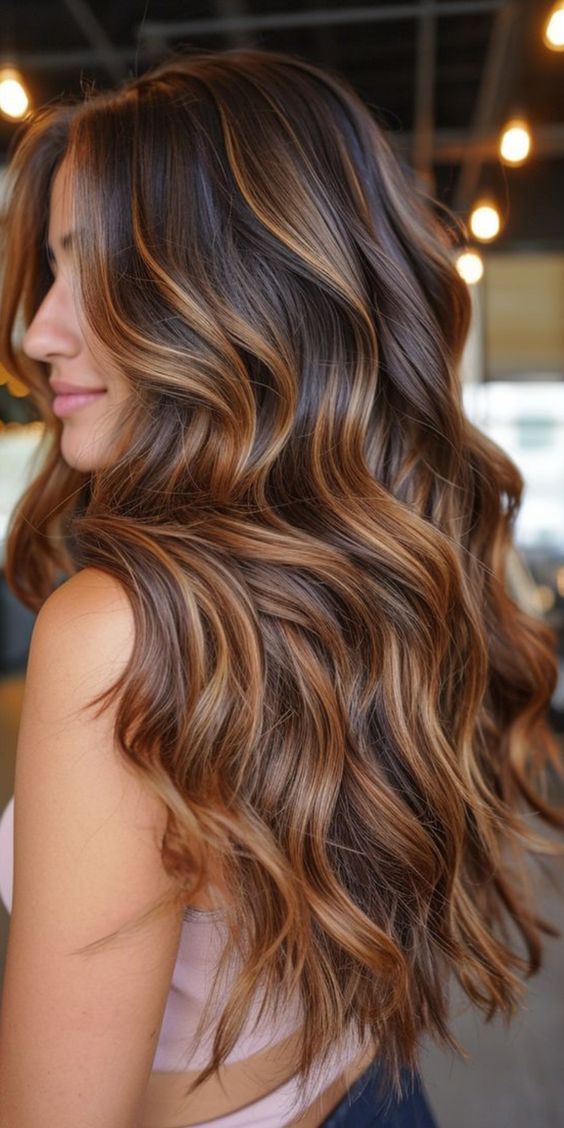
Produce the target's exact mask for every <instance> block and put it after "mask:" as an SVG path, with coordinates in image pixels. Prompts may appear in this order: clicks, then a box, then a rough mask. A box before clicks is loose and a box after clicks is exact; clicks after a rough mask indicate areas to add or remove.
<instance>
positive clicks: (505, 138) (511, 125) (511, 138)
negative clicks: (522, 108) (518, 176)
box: [499, 118, 531, 165]
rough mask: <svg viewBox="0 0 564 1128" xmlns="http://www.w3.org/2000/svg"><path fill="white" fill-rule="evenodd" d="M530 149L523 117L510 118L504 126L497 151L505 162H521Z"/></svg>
mask: <svg viewBox="0 0 564 1128" xmlns="http://www.w3.org/2000/svg"><path fill="white" fill-rule="evenodd" d="M530 151H531V134H530V131H529V127H528V125H527V123H526V121H524V120H523V118H512V119H511V121H508V122H507V125H506V126H504V129H503V132H502V134H501V138H500V142H499V153H500V156H501V158H502V160H504V161H505V162H506V164H512V165H517V164H522V163H523V161H526V159H527V157H528V156H529V153H530Z"/></svg>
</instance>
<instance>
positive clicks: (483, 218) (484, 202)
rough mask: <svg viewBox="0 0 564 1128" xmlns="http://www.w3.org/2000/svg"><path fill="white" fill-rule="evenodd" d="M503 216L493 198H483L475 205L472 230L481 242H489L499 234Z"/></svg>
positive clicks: (471, 216) (471, 221) (471, 224)
mask: <svg viewBox="0 0 564 1128" xmlns="http://www.w3.org/2000/svg"><path fill="white" fill-rule="evenodd" d="M500 229H501V216H500V214H499V211H498V209H497V207H496V205H495V203H494V201H493V200H490V199H485V198H484V199H481V200H478V202H477V203H476V204H475V205H474V207H473V208H472V212H471V215H470V230H471V232H472V234H473V235H474V236H475V238H476V239H479V240H480V242H481V243H489V242H490V240H491V239H495V237H496V235H499V232H500Z"/></svg>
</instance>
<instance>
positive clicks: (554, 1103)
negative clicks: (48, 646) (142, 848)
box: [0, 677, 564, 1128]
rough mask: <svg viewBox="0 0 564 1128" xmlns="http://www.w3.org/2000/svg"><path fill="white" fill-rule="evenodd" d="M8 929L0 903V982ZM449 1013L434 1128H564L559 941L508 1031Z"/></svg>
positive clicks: (433, 1075) (429, 1076)
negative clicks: (456, 1047)
mask: <svg viewBox="0 0 564 1128" xmlns="http://www.w3.org/2000/svg"><path fill="white" fill-rule="evenodd" d="M22 690H23V681H22V678H21V677H9V678H4V679H1V680H0V740H1V744H0V811H2V810H3V809H4V807H5V805H6V803H7V802H8V799H9V798H10V796H11V794H12V790H13V771H14V756H15V747H16V738H17V730H18V723H19V713H20V708H21V700H22ZM555 798H557V797H555ZM562 798H564V797H562V796H560V801H562ZM551 872H552V874H553V875H554V878H555V879H556V881H557V882H558V885H559V887H560V889H561V891H562V894H564V862H558V863H554V862H553V863H551ZM539 891H540V898H541V900H540V907H541V908H542V911H543V912H544V914H545V915H546V916H548V917H549V918H550V919H551V920H552V921H553V922H554V923H555V924H557V925H558V926H559V927H560V928H562V930H563V933H564V895H560V896H557V895H556V894H555V892H554V891H553V890H552V889H551V886H550V883H549V882H548V881H547V880H545V879H543V880H542V881H539ZM8 923H9V916H8V914H7V912H6V911H5V909H4V906H3V905H2V904H1V903H0V982H1V980H2V974H3V967H4V959H5V950H6V940H7V934H8ZM453 1013H454V1018H453V1023H452V1029H453V1032H454V1034H455V1037H456V1038H457V1039H458V1040H459V1042H461V1043H462V1045H463V1047H464V1049H465V1050H466V1052H467V1054H468V1059H467V1061H466V1062H463V1061H459V1060H458V1059H456V1058H454V1057H453V1056H452V1055H451V1054H446V1053H445V1052H444V1051H442V1050H440V1049H438V1048H437V1047H436V1046H435V1045H433V1044H430V1043H425V1045H424V1052H423V1058H422V1072H423V1078H424V1082H425V1086H426V1090H427V1094H428V1098H429V1102H430V1104H431V1107H432V1109H433V1111H434V1114H435V1116H436V1118H437V1122H438V1125H439V1128H477V1126H479V1128H564V1069H563V1068H562V1063H563V1051H562V1047H563V1046H564V939H561V940H550V939H549V940H547V942H546V948H545V965H544V967H543V969H542V971H541V972H540V973H539V974H538V975H537V976H536V977H535V978H534V979H533V980H532V981H531V983H530V986H529V989H528V994H527V996H526V1001H525V1004H524V1006H523V1007H522V1009H521V1011H520V1013H519V1015H518V1016H517V1018H516V1019H515V1020H514V1021H513V1023H512V1025H511V1027H510V1028H509V1030H506V1029H505V1028H504V1026H503V1024H502V1023H501V1022H493V1023H491V1024H490V1025H487V1024H485V1023H484V1022H483V1021H482V1020H481V1019H480V1017H479V1016H478V1015H477V1014H476V1013H475V1012H474V1011H473V1010H472V1009H471V1008H470V1007H469V1006H468V1005H465V1003H464V1001H463V999H462V997H461V996H460V995H459V994H453Z"/></svg>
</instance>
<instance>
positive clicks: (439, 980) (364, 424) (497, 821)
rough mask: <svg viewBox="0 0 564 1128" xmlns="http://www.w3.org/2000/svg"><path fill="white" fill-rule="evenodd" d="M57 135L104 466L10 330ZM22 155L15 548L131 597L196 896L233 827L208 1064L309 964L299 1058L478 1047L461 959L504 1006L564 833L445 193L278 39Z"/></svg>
mask: <svg viewBox="0 0 564 1128" xmlns="http://www.w3.org/2000/svg"><path fill="white" fill-rule="evenodd" d="M63 158H65V160H66V161H68V163H69V167H70V169H71V175H72V184H73V193H74V208H75V217H77V220H78V223H77V227H78V230H79V238H78V243H77V251H76V263H77V279H78V282H77V284H78V286H79V292H80V304H81V308H82V309H83V310H84V312H85V321H86V324H87V326H88V330H89V332H90V333H91V334H92V341H93V344H94V347H95V348H99V350H100V357H102V358H103V357H108V356H110V355H111V357H112V363H115V364H116V365H117V366H118V368H119V370H120V372H122V373H123V375H124V376H125V377H126V378H127V379H128V380H129V381H130V385H131V393H132V394H131V397H130V399H128V401H127V410H126V411H125V413H124V417H123V420H120V425H119V427H118V428H117V429H116V435H115V458H114V459H113V460H112V465H111V466H109V467H106V468H104V469H100V470H96V471H93V472H91V473H88V474H86V473H83V472H78V471H77V470H75V469H72V468H70V467H69V466H67V465H66V464H65V462H64V461H63V459H62V456H61V452H60V449H59V438H60V430H61V424H60V421H59V420H57V419H56V418H55V417H54V416H53V414H52V412H51V409H50V394H49V392H48V388H47V379H46V378H47V375H48V372H47V366H46V365H44V364H42V363H38V362H32V361H30V360H29V359H28V358H26V357H25V356H24V355H23V353H22V351H21V349H18V347H17V346H16V343H15V340H14V334H13V332H12V330H13V327H14V324H15V322H16V320H17V317H18V314H19V313H20V312H21V314H22V316H23V319H24V322H27V323H29V321H30V320H31V318H32V317H33V315H34V313H35V310H36V309H37V308H38V304H39V303H40V302H41V301H42V299H43V297H44V296H45V294H46V292H47V290H48V288H49V286H50V285H51V280H52V279H51V274H50V269H49V263H48V260H47V257H46V254H45V235H46V224H47V220H48V215H47V211H46V201H47V199H48V196H49V188H50V184H51V181H52V177H53V175H54V172H55V170H56V169H57V168H58V166H59V165H60V163H61V161H62V159H63ZM10 176H11V177H12V179H13V193H12V197H11V202H10V207H9V213H8V218H7V224H6V248H5V257H6V262H7V270H6V272H5V278H4V286H3V292H2V298H1V301H2V306H1V309H2V316H1V318H0V320H1V332H2V339H1V342H0V347H1V352H2V358H3V360H4V363H5V364H6V366H7V367H8V368H9V369H10V370H11V371H13V372H14V374H16V375H17V376H18V377H19V379H20V380H22V381H23V382H24V383H25V384H26V386H27V387H28V388H29V389H30V390H31V392H32V398H33V401H34V402H35V403H36V404H37V405H38V408H39V411H40V413H41V416H42V418H43V419H44V421H45V430H44V437H43V439H42V449H43V454H44V457H43V461H42V466H41V469H40V471H39V472H38V473H37V474H36V476H35V479H34V481H33V482H32V484H31V485H30V486H29V488H28V489H27V491H26V493H25V495H24V497H23V499H22V501H21V503H20V504H19V505H18V507H17V509H16V511H15V512H14V514H13V517H12V521H11V525H10V530H9V537H8V544H7V561H6V573H7V577H8V582H9V584H10V586H11V588H12V589H13V591H14V592H15V594H16V595H17V596H18V597H19V598H20V599H21V600H22V601H23V602H24V603H25V604H27V605H28V606H29V607H31V608H33V609H38V608H39V607H40V606H41V604H42V602H43V601H44V600H45V599H46V598H47V596H48V595H49V594H50V592H51V591H52V590H53V587H54V586H55V583H56V576H57V572H58V571H61V570H62V571H63V573H64V574H72V573H73V572H74V571H76V570H77V568H80V567H85V566H93V567H96V568H99V569H102V570H103V571H105V572H107V573H110V574H111V575H112V576H114V577H116V578H117V579H118V580H119V581H120V582H121V584H122V585H123V586H124V588H125V589H126V591H127V593H128V595H129V598H130V600H131V603H132V605H133V608H134V613H135V622H136V644H135V650H134V654H133V658H132V661H131V663H130V665H129V667H128V669H127V670H126V672H125V674H124V675H123V676H122V678H121V679H120V682H119V683H118V684H117V685H115V686H114V687H112V690H111V693H112V694H113V693H118V692H119V691H122V690H123V694H122V696H121V698H120V701H119V712H118V718H117V725H116V734H117V738H118V740H119V744H120V747H121V749H122V751H123V754H124V756H126V757H127V758H128V759H129V760H130V761H131V762H132V763H134V764H135V765H136V767H137V769H138V770H139V771H140V772H142V773H143V774H144V776H145V777H146V779H147V780H148V782H149V783H150V785H151V786H152V787H154V789H155V791H156V792H157V793H158V794H159V795H160V797H161V798H162V800H163V801H164V802H165V803H166V805H167V808H168V812H169V815H168V824H167V832H166V834H165V836H164V839H163V843H162V857H163V864H164V866H165V868H166V870H167V872H169V873H170V874H173V875H174V876H175V878H176V879H177V883H178V900H179V903H186V901H187V899H188V895H190V894H193V891H194V890H197V889H198V888H199V887H200V884H201V882H202V880H203V874H204V872H205V866H206V859H207V858H208V857H210V856H212V855H213V856H214V857H217V858H219V859H221V864H222V866H223V867H224V872H225V874H226V876H227V887H228V889H230V890H233V891H234V892H233V896H232V898H231V897H230V899H229V900H228V901H227V902H226V903H224V904H223V905H222V908H223V910H224V912H225V917H226V920H227V922H228V926H229V941H228V943H227V944H226V949H225V952H224V957H223V961H222V963H221V964H220V967H219V969H218V976H220V975H221V972H222V969H223V967H224V963H225V960H226V959H228V958H229V950H230V949H231V948H232V946H233V945H236V949H237V951H238V952H239V953H240V956H241V959H242V970H241V974H240V976H239V977H238V979H237V980H236V981H235V983H234V986H233V989H232V992H231V994H230V996H229V999H228V1002H227V1005H226V1006H225V1010H224V1012H223V1014H222V1018H221V1021H220V1022H219V1025H218V1027H217V1031H216V1035H215V1041H214V1047H213V1056H212V1058H211V1059H210V1063H209V1064H208V1066H206V1068H205V1069H204V1070H202V1072H201V1073H200V1075H199V1078H198V1082H197V1083H199V1082H200V1081H203V1080H204V1079H205V1078H207V1077H208V1076H209V1074H210V1073H211V1072H212V1070H213V1069H215V1068H217V1066H218V1065H219V1064H220V1063H221V1062H222V1061H223V1060H224V1058H225V1056H226V1054H227V1053H228V1052H229V1051H230V1049H231V1048H232V1047H233V1045H234V1043H235V1041H236V1039H237V1035H238V1032H239V1031H240V1029H241V1026H242V1023H243V1021H244V1019H245V1017H246V1015H247V1013H248V1011H249V1008H250V1005H251V1001H252V1000H253V998H254V997H255V992H256V990H257V984H259V983H264V985H265V988H266V991H267V995H268V996H269V997H270V998H271V999H276V1000H279V1001H281V1002H282V1003H283V1001H284V1000H285V999H290V998H291V996H292V995H293V993H294V992H296V991H299V992H300V998H301V1000H303V1004H304V1026H303V1040H302V1042H301V1043H300V1069H299V1077H300V1080H301V1082H302V1083H304V1082H305V1079H306V1078H307V1076H308V1075H311V1072H312V1070H313V1068H314V1066H315V1064H316V1063H317V1065H318V1066H319V1065H321V1064H322V1062H323V1060H324V1057H325V1055H326V1054H327V1053H328V1052H329V1051H330V1049H331V1048H332V1047H333V1046H334V1045H336V1044H337V1043H338V1042H339V1041H340V1039H341V1038H342V1036H343V1035H344V1033H345V1032H346V1031H348V1030H351V1029H353V1030H356V1031H358V1033H359V1035H360V1036H361V1038H364V1037H365V1036H366V1032H367V1031H368V1032H369V1033H370V1034H371V1036H373V1037H374V1039H375V1042H376V1044H377V1045H378V1046H379V1052H380V1057H381V1060H382V1063H383V1065H384V1067H385V1071H386V1076H387V1077H388V1079H389V1080H390V1082H391V1084H392V1086H394V1087H395V1089H396V1091H398V1088H401V1085H400V1080H399V1071H400V1067H401V1066H404V1067H405V1066H407V1067H408V1068H410V1069H411V1068H415V1067H416V1064H417V1055H418V1047H419V1041H420V1038H421V1036H422V1034H423V1033H425V1032H426V1033H428V1034H430V1035H431V1036H432V1037H434V1038H435V1039H437V1040H438V1041H440V1042H443V1043H445V1044H448V1045H449V1046H450V1047H452V1048H453V1049H454V1050H455V1051H456V1052H458V1053H460V1052H462V1050H461V1047H460V1046H459V1044H458V1043H457V1042H456V1040H455V1039H454V1037H453V1035H452V1033H451V1031H450V1029H449V1024H448V1023H449V1005H448V984H449V980H450V979H451V978H452V976H454V977H455V978H456V979H457V980H458V981H459V983H460V984H461V986H462V988H463V990H464V992H465V993H466V994H467V996H468V997H469V998H470V1000H471V1001H472V1002H473V1003H474V1004H475V1005H476V1006H477V1007H479V1008H481V1009H482V1010H483V1011H485V1013H486V1014H487V1016H488V1018H491V1017H492V1016H493V1015H494V1014H495V1013H496V1012H501V1013H502V1014H504V1015H505V1016H506V1017H511V1016H512V1015H513V1013H514V1012H515V1010H516V1007H517V1004H518V1002H519V999H520V997H521V995H522V993H523V991H524V986H523V984H522V982H521V978H520V976H519V974H518V973H519V972H525V973H526V974H528V975H531V974H533V973H534V972H535V971H536V970H537V969H538V968H539V966H540V963H541V956H542V944H541V932H545V933H548V934H553V935H558V932H557V931H556V929H554V928H553V927H552V926H551V925H550V924H548V923H547V922H545V921H543V920H542V919H540V918H539V916H538V915H537V913H536V910H535V907H534V904H533V902H532V899H531V896H530V890H529V889H528V883H527V875H526V864H525V863H526V861H527V855H528V854H529V853H531V852H533V853H541V854H542V853H543V852H544V853H551V852H555V851H556V850H557V848H558V847H557V845H556V843H553V842H550V841H548V840H546V839H544V838H537V837H536V836H535V835H534V834H533V832H532V830H531V829H530V827H529V826H528V825H527V823H526V816H527V814H530V809H531V808H532V809H533V810H534V811H535V812H537V813H538V814H539V815H540V816H541V818H543V819H545V820H546V821H547V822H548V823H551V824H552V825H553V826H556V827H559V828H562V827H563V826H564V815H563V814H562V813H561V811H560V810H557V809H555V808H554V807H553V806H551V805H550V803H549V802H548V799H547V797H546V792H545V791H543V783H544V781H545V777H546V766H547V763H549V762H551V763H552V764H554V766H555V767H556V768H557V769H558V770H561V765H560V764H559V762H558V746H557V744H556V741H555V738H554V736H553V734H552V732H551V730H550V728H549V725H548V721H547V719H546V710H547V706H548V703H549V700H550V697H551V694H552V692H553V690H554V687H555V684H556V679H557V663H556V658H555V637H554V633H553V632H552V631H551V630H550V629H549V627H548V625H547V624H546V623H544V622H542V621H540V620H537V619H536V618H534V617H531V616H530V615H529V614H527V613H525V611H524V610H523V609H521V608H520V607H519V606H518V605H517V604H516V602H515V601H514V600H513V598H512V597H511V595H510V593H509V591H508V590H507V585H506V581H505V567H506V560H507V554H508V551H509V549H510V548H511V547H512V543H513V526H514V519H515V516H516V514H517V511H518V508H519V505H520V499H521V493H522V489H523V479H522V476H521V474H520V472H519V470H518V469H517V467H516V466H515V464H514V463H513V462H512V461H511V459H510V458H509V457H508V456H507V454H505V453H504V452H503V450H501V449H500V447H499V446H497V445H496V444H495V443H494V442H492V441H491V440H490V439H488V438H487V437H486V436H485V435H484V434H482V433H481V432H480V430H479V429H477V428H476V427H475V426H474V425H473V424H472V423H471V422H470V420H469V419H468V418H467V417H466V416H465V414H464V410H463V404H462V395H461V385H460V377H459V362H460V358H461V353H462V349H463V345H464V342H465V338H466V335H467V330H468V325H469V318H470V301H469V295H468V290H467V287H466V285H465V283H464V282H463V281H462V279H461V278H460V277H459V275H458V273H457V271H456V269H455V266H454V263H453V251H454V245H455V242H456V234H455V228H456V221H454V222H453V223H450V224H449V222H448V221H446V220H444V219H443V218H440V217H439V214H438V209H437V206H433V205H436V204H437V202H436V201H433V200H431V199H429V198H428V197H426V196H424V195H423V193H422V192H421V191H420V190H418V189H417V187H416V186H415V185H414V184H413V183H411V181H410V179H409V177H408V176H406V175H405V174H404V172H403V170H402V168H401V166H400V164H399V162H398V160H397V158H396V156H395V155H394V153H393V150H392V148H391V146H390V143H389V141H388V139H387V138H386V136H385V133H384V130H383V128H382V127H381V125H379V124H378V122H377V120H376V118H375V116H374V115H373V114H372V113H371V112H370V111H369V109H368V107H367V106H366V105H365V104H364V103H363V102H362V100H361V99H360V98H359V97H358V96H357V95H356V94H355V92H354V91H353V89H352V88H351V87H350V86H349V85H348V84H347V82H346V81H345V80H344V79H343V78H342V77H339V76H337V75H335V74H333V73H332V72H330V71H328V70H322V69H320V68H318V67H316V66H313V65H310V64H309V63H306V62H305V61H303V59H301V58H299V57H295V56H290V55H286V54H282V53H276V52H273V51H268V52H267V51H265V50H261V49H236V50H235V49H233V50H225V51H218V52H199V53H194V54H191V53H190V52H186V53H185V52H175V53H174V54H173V55H172V56H171V57H168V58H167V59H166V60H165V61H164V62H162V63H161V64H159V65H158V66H156V67H153V68H152V69H151V70H150V71H148V72H147V73H145V74H143V75H142V76H137V77H134V78H130V79H128V80H127V82H125V83H124V84H123V85H122V86H121V87H119V88H118V89H117V90H113V91H110V92H95V91H94V90H93V89H90V90H88V91H86V92H85V91H83V93H82V96H81V98H80V99H78V100H76V99H72V98H71V99H66V100H64V99H63V100H61V101H60V102H59V103H57V104H50V105H47V106H46V107H43V108H42V109H40V110H39V111H38V112H37V113H36V114H35V115H34V116H33V118H32V120H31V122H30V123H28V124H27V125H26V126H25V127H24V128H23V129H22V130H21V131H20V133H19V134H18V135H17V144H16V145H15V146H14V152H13V154H12V155H11V164H10ZM443 212H444V215H445V216H449V213H448V212H447V211H446V209H443ZM451 218H453V217H451ZM155 654H158V656H159V659H158V663H157V662H155V661H154V655H155ZM99 700H100V699H99V698H98V699H96V703H98V702H99ZM537 789H539V790H538V792H537ZM235 891H236V892H235ZM242 906H244V915H242V913H241V907H242ZM515 926H516V929H517V930H518V933H520V935H521V937H522V939H523V941H524V944H525V947H526V951H527V957H526V958H525V957H524V956H522V955H519V954H518V952H517V951H515V949H514V946H513V944H512V938H511V931H510V930H511V928H514V927H515ZM107 940H108V938H104V939H103V940H102V941H99V942H96V943H105V942H107ZM90 947H92V946H89V948H90Z"/></svg>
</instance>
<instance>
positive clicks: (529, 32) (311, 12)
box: [0, 0, 564, 250]
mask: <svg viewBox="0 0 564 1128" xmlns="http://www.w3.org/2000/svg"><path fill="white" fill-rule="evenodd" d="M550 8H551V3H550V2H547V0H509V2H505V0H412V2H405V3H403V2H398V0H396V2H393V0H384V2H382V3H377V4H366V5H356V4H352V3H350V2H347V0H344V2H343V0H183V2H182V0H158V2H157V0H120V3H115V2H114V3H111V2H109V0H96V3H94V2H93V0H92V2H89V0H41V2H35V3H29V2H27V3H26V2H25V0H19V2H18V3H17V4H16V3H7V2H6V0H0V28H1V35H2V39H1V48H0V53H1V59H2V61H3V62H8V61H9V62H11V63H13V64H16V65H17V66H18V67H19V68H20V70H21V71H22V72H23V76H24V79H25V81H26V82H27V86H28V91H29V92H30V94H31V97H32V99H33V104H34V106H39V105H42V104H43V103H45V102H51V101H53V100H56V98H57V97H58V96H59V95H61V94H65V95H67V94H69V93H73V92H80V90H81V84H82V83H84V82H86V81H88V82H89V83H91V82H92V81H94V82H95V85H96V87H97V88H99V89H104V88H106V87H109V86H112V85H114V84H115V83H116V82H119V81H120V80H121V79H123V78H126V77H127V76H129V75H133V74H137V73H141V72H142V71H143V70H145V69H146V68H147V67H148V66H150V65H151V63H153V62H155V61H157V60H158V59H161V58H162V57H163V56H164V55H166V53H167V51H168V50H169V49H170V48H172V47H174V46H176V45H179V44H182V45H185V46H186V45H189V46H190V47H193V48H198V47H202V48H206V49H210V48H212V49H213V48H222V47H232V46H239V45H253V46H259V47H263V48H266V49H273V50H281V51H289V52H292V53H295V54H299V55H301V56H303V57H305V58H307V59H310V60H312V61H314V62H316V63H319V64H321V65H326V66H328V67H330V68H333V69H334V70H336V71H338V72H340V73H342V74H344V75H345V76H346V77H347V78H348V79H349V80H350V82H351V83H352V84H353V86H354V87H355V88H356V90H357V91H358V93H359V94H360V95H361V96H362V97H363V98H364V99H365V100H366V101H367V102H368V103H369V104H370V106H371V108H372V109H373V110H374V111H375V112H376V114H377V116H378V118H379V120H380V122H381V123H383V124H384V125H386V126H387V127H388V128H389V129H390V130H392V132H393V134H394V138H395V142H396V145H397V147H398V150H399V153H400V155H401V156H402V157H403V158H404V159H405V160H406V161H408V162H409V163H411V164H413V165H414V166H415V167H416V168H417V170H418V173H419V175H420V177H421V178H422V180H423V181H424V182H425V183H428V184H429V185H430V186H431V190H432V192H433V193H434V194H435V195H436V196H437V198H438V199H440V200H441V201H443V202H444V203H445V204H447V205H448V206H449V207H452V208H453V209H454V210H455V211H457V213H458V214H461V215H466V214H467V210H468V207H469V205H470V204H471V203H472V202H473V201H474V200H475V199H476V197H477V195H478V193H479V192H481V191H483V190H490V191H493V192H494V193H495V196H496V198H497V199H498V201H499V203H500V205H501V208H502V211H503V213H504V214H505V228H504V232H503V234H502V235H501V236H500V237H499V238H498V239H497V240H496V243H495V246H496V249H497V248H499V249H501V248H502V247H505V248H507V249H509V248H510V247H511V248H514V247H518V248H519V249H527V248H530V249H536V250H541V249H563V248H564V224H563V222H562V202H563V201H564V52H554V51H549V50H547V48H546V47H545V46H544V44H543V40H542V28H543V24H544V21H545V19H546V17H547V15H548V12H549V11H550ZM516 111H519V112H521V113H524V114H525V115H526V116H527V117H528V119H529V122H530V125H531V129H532V133H533V144H534V151H533V155H532V156H531V158H530V160H529V161H528V162H527V163H526V164H525V165H523V166H521V167H517V168H511V167H507V166H505V165H502V164H501V163H500V161H499V159H498V158H497V155H496V146H497V140H498V136H499V131H500V128H501V126H502V125H503V124H504V122H505V121H506V119H507V118H508V117H509V116H512V115H513V114H514V113H515V112H516ZM18 128H19V127H18V125H17V124H14V123H11V122H9V121H7V120H6V119H4V118H0V162H1V163H2V164H5V162H6V159H7V155H8V147H9V144H10V141H11V139H12V137H13V136H14V134H15V133H16V132H17V130H18Z"/></svg>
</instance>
